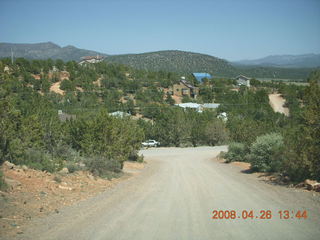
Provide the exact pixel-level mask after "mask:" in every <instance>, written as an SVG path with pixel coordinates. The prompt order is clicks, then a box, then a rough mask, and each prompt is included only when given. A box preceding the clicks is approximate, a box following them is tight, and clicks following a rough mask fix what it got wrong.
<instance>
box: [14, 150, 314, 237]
mask: <svg viewBox="0 0 320 240" xmlns="http://www.w3.org/2000/svg"><path fill="white" fill-rule="evenodd" d="M220 151H226V147H199V148H156V149H147V150H143V151H141V153H142V154H143V155H144V156H145V159H146V160H147V164H146V166H145V168H144V170H143V171H142V172H141V173H140V174H137V175H136V176H134V177H132V178H130V179H128V180H127V181H123V182H120V183H119V184H117V185H115V186H114V187H112V188H110V189H107V190H106V191H104V192H102V193H100V194H98V195H96V196H94V197H92V198H90V199H88V200H86V201H82V202H79V203H77V204H75V205H73V206H69V207H65V208H63V209H61V211H60V213H59V214H51V215H50V216H48V217H45V218H41V219H40V218H39V219H34V220H33V221H32V224H31V226H32V227H30V228H28V229H25V230H24V233H23V234H21V235H17V236H16V237H15V238H13V239H70V240H71V239H77V240H81V239H95V240H98V239H99V240H100V239H101V240H102V239H104V240H106V239H139V240H143V239H318V237H319V234H320V229H319V224H320V214H319V213H320V197H319V194H318V193H312V192H305V191H303V190H300V189H293V188H286V187H283V186H276V185H271V184H267V183H265V182H263V181H261V180H260V179H259V178H257V177H256V175H254V174H253V175H250V174H245V173H243V172H242V171H241V170H242V169H241V167H239V166H236V165H231V164H224V163H221V162H219V161H217V160H215V159H214V158H215V156H216V155H217V154H218V153H219V152H220ZM213 210H236V211H238V212H241V211H242V210H253V211H255V213H258V212H259V211H260V210H271V211H272V212H273V215H274V216H273V218H272V219H269V220H267V219H247V220H243V219H235V220H230V219H227V220H218V219H211V217H212V211H213ZM279 210H290V211H298V210H307V212H308V218H307V219H287V220H283V219H282V220H280V219H279V217H277V214H276V213H277V212H278V211H279Z"/></svg>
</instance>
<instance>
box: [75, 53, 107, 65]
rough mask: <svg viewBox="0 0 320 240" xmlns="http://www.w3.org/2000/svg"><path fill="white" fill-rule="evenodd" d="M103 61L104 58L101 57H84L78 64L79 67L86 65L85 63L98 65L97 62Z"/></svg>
mask: <svg viewBox="0 0 320 240" xmlns="http://www.w3.org/2000/svg"><path fill="white" fill-rule="evenodd" d="M103 59H104V57H102V56H99V55H97V56H86V57H82V58H81V61H80V62H79V64H80V65H82V64H87V63H98V62H102V61H103Z"/></svg>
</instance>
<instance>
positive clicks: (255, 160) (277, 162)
mask: <svg viewBox="0 0 320 240" xmlns="http://www.w3.org/2000/svg"><path fill="white" fill-rule="evenodd" d="M283 147H284V144H283V138H282V136H281V135H280V134H278V133H271V134H265V135H262V136H260V137H257V140H256V141H255V142H254V143H253V144H252V145H251V147H250V155H249V161H250V163H251V168H252V169H253V170H256V171H261V172H273V171H278V170H279V169H280V167H281V164H282V158H283V157H282V154H283Z"/></svg>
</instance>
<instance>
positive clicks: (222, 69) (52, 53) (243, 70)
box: [0, 42, 313, 80]
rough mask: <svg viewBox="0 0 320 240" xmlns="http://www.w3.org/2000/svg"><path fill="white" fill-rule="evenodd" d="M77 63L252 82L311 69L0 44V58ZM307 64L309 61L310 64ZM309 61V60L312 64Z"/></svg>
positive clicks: (185, 55) (189, 55)
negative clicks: (97, 60) (88, 59)
mask: <svg viewBox="0 0 320 240" xmlns="http://www.w3.org/2000/svg"><path fill="white" fill-rule="evenodd" d="M11 54H12V55H13V57H14V58H15V59H16V58H26V59H42V60H47V59H49V58H51V59H54V60H57V59H62V60H63V61H72V60H74V61H80V59H81V57H84V56H97V55H99V56H104V57H106V59H105V60H106V61H107V62H110V63H118V64H124V65H127V66H131V67H132V68H134V69H140V70H145V71H153V72H154V71H165V72H175V73H180V74H191V73H193V72H208V73H211V74H212V75H213V76H214V77H233V78H234V77H236V76H237V75H240V74H242V75H246V76H248V77H251V78H269V79H293V80H306V79H307V77H308V76H309V74H310V73H311V72H312V70H313V69H312V68H291V69H288V68H282V67H280V66H273V65H272V66H270V65H266V66H260V65H257V66H250V65H249V66H245V65H244V66H234V65H233V64H232V63H229V62H228V61H226V60H223V59H220V58H217V57H214V56H210V55H206V54H201V53H193V52H186V51H177V50H170V51H158V52H148V53H141V54H123V55H108V54H105V53H99V52H96V51H91V50H85V49H79V48H76V47H74V46H66V47H60V46H59V45H57V44H54V43H52V42H47V43H35V44H13V43H0V58H3V57H11ZM309 61H310V60H309ZM311 61H312V60H311Z"/></svg>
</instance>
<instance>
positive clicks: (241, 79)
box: [235, 75, 251, 87]
mask: <svg viewBox="0 0 320 240" xmlns="http://www.w3.org/2000/svg"><path fill="white" fill-rule="evenodd" d="M235 79H236V81H237V84H238V86H246V87H250V79H251V78H248V77H246V76H243V75H239V76H237V77H236V78H235Z"/></svg>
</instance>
